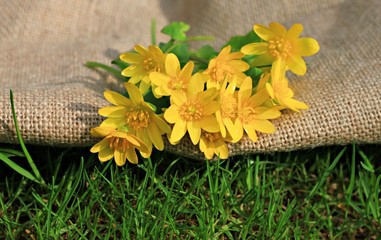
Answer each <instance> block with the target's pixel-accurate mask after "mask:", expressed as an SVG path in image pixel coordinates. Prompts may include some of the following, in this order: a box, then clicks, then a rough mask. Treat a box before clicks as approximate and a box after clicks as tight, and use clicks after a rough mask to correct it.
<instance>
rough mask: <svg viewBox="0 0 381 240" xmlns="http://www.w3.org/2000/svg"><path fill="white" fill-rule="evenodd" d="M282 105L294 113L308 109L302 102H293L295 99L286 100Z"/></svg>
mask: <svg viewBox="0 0 381 240" xmlns="http://www.w3.org/2000/svg"><path fill="white" fill-rule="evenodd" d="M284 105H286V107H288V108H289V109H291V110H293V111H295V112H299V110H298V109H303V110H305V109H308V105H307V104H305V103H304V102H300V101H298V100H295V99H286V100H284Z"/></svg>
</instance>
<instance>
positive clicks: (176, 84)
mask: <svg viewBox="0 0 381 240" xmlns="http://www.w3.org/2000/svg"><path fill="white" fill-rule="evenodd" d="M188 86H189V83H188V82H187V81H184V80H183V79H179V78H177V77H174V78H171V80H170V81H169V82H168V88H169V89H171V90H177V91H181V92H186V91H187V89H188Z"/></svg>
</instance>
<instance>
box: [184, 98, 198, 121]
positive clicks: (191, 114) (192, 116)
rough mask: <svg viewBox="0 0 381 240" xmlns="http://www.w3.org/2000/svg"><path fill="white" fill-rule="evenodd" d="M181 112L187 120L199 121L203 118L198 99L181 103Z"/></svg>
mask: <svg viewBox="0 0 381 240" xmlns="http://www.w3.org/2000/svg"><path fill="white" fill-rule="evenodd" d="M179 114H180V117H181V119H182V120H183V121H185V122H192V121H197V120H200V119H201V118H202V107H201V105H200V104H199V103H198V102H197V101H195V102H192V101H189V102H186V103H184V104H183V105H181V107H180V109H179Z"/></svg>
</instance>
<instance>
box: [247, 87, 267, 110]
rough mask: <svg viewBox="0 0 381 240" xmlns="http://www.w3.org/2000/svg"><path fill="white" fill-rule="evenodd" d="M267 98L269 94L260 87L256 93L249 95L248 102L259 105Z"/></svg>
mask: <svg viewBox="0 0 381 240" xmlns="http://www.w3.org/2000/svg"><path fill="white" fill-rule="evenodd" d="M268 99H269V94H268V93H267V90H266V89H262V90H260V91H259V92H257V93H256V94H254V95H253V96H252V97H250V102H251V103H252V105H253V106H260V105H262V104H263V103H264V102H266V100H268Z"/></svg>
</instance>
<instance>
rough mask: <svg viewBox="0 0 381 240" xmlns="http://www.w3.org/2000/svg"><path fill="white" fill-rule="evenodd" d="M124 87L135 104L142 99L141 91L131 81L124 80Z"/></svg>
mask: <svg viewBox="0 0 381 240" xmlns="http://www.w3.org/2000/svg"><path fill="white" fill-rule="evenodd" d="M142 83H143V82H141V83H140V85H141V84H142ZM124 86H125V88H126V89H127V92H128V96H130V99H131V100H132V102H133V103H134V104H135V105H138V104H140V103H141V102H142V101H143V96H142V93H141V92H140V91H139V89H138V88H137V87H136V86H135V85H134V84H132V83H129V82H125V83H124Z"/></svg>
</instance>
